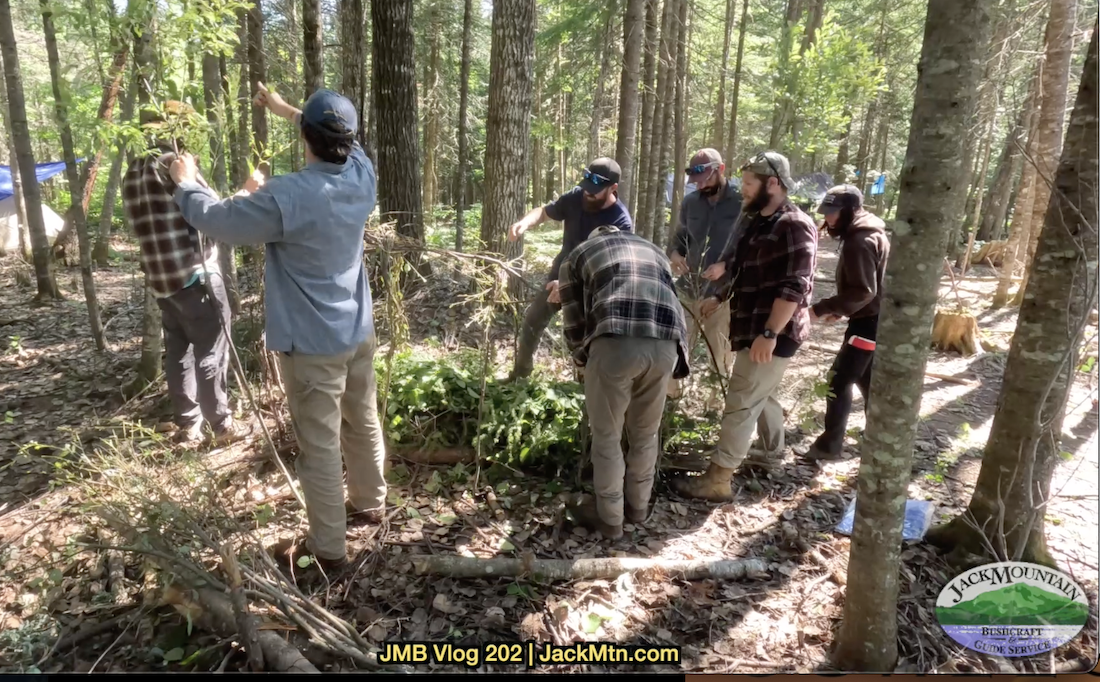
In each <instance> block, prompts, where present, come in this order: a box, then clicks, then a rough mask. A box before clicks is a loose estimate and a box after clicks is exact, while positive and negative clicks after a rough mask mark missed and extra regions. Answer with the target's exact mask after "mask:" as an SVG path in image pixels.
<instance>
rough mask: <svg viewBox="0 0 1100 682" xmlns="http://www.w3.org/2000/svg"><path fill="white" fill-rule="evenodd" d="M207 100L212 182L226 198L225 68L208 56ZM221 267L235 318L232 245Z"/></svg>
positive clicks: (221, 255) (223, 247)
mask: <svg viewBox="0 0 1100 682" xmlns="http://www.w3.org/2000/svg"><path fill="white" fill-rule="evenodd" d="M202 83H203V99H204V100H205V103H206V122H207V124H208V125H209V126H210V158H211V165H212V168H211V180H213V181H214V187H215V188H216V189H217V190H218V192H219V193H220V194H221V195H222V196H226V195H228V194H229V178H228V177H226V171H225V125H224V123H225V111H226V109H227V107H226V106H225V90H224V88H223V87H222V75H221V66H220V60H219V59H218V55H216V54H211V53H207V54H204V55H203V58H202ZM218 266H219V269H220V270H221V273H222V279H223V280H224V281H225V290H226V295H227V296H228V298H229V309H230V310H231V311H232V312H233V314H234V315H238V314H240V312H241V296H240V292H239V290H238V288H237V268H236V256H235V255H234V249H233V246H232V245H231V244H226V243H224V242H218Z"/></svg>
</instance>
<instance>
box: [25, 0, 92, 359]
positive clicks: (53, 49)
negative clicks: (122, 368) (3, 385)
mask: <svg viewBox="0 0 1100 682" xmlns="http://www.w3.org/2000/svg"><path fill="white" fill-rule="evenodd" d="M40 6H41V8H42V29H43V33H44V34H45V37H46V59H47V61H48V62H49V66H50V82H51V83H52V84H53V98H54V114H55V115H56V116H57V124H58V127H60V128H61V150H62V153H63V154H64V155H65V179H66V180H67V181H68V183H69V201H70V205H69V212H68V219H69V221H71V222H72V224H73V225H75V228H76V238H77V243H78V244H79V247H80V279H81V282H82V283H83V285H84V303H85V304H86V305H87V306H88V325H89V327H90V328H91V331H92V339H93V340H94V341H95V347H96V350H99V351H102V350H105V349H106V347H107V346H106V344H104V342H103V321H102V320H101V319H100V317H99V299H97V298H96V292H95V277H93V275H92V238H91V236H90V235H89V234H88V216H87V214H86V213H85V212H84V196H83V195H84V188H83V187H82V186H81V184H80V172H79V171H78V170H77V168H76V150H75V149H74V145H73V129H72V126H71V125H69V107H68V106H67V105H66V104H65V94H64V93H63V92H62V90H61V87H62V86H61V58H60V57H59V56H58V54H57V33H56V32H55V31H54V26H53V10H52V9H51V8H50V3H49V0H41V2H40Z"/></svg>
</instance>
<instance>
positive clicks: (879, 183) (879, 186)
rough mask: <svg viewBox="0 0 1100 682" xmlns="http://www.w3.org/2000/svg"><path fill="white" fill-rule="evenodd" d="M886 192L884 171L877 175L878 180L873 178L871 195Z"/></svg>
mask: <svg viewBox="0 0 1100 682" xmlns="http://www.w3.org/2000/svg"><path fill="white" fill-rule="evenodd" d="M884 192H886V173H883V174H881V175H879V176H878V180H875V184H873V185H871V196H874V195H876V194H883V193H884Z"/></svg>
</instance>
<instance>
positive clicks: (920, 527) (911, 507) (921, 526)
mask: <svg viewBox="0 0 1100 682" xmlns="http://www.w3.org/2000/svg"><path fill="white" fill-rule="evenodd" d="M935 511H936V509H935V507H934V506H933V505H932V503H931V502H929V501H928V500H906V502H905V522H904V523H903V524H902V527H901V539H902V540H920V539H922V538H924V534H925V533H927V532H928V528H929V527H931V525H932V515H933V513H935ZM855 519H856V498H854V497H853V498H852V501H851V502H850V503H849V504H848V508H847V509H845V510H844V516H842V517H840V523H838V524H837V526H836V532H838V533H840V534H842V535H851V534H852V524H854V523H855Z"/></svg>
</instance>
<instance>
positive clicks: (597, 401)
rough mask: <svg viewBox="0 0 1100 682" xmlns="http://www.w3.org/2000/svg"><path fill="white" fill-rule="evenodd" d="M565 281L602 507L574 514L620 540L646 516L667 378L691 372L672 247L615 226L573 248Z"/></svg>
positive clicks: (568, 329)
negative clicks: (670, 257)
mask: <svg viewBox="0 0 1100 682" xmlns="http://www.w3.org/2000/svg"><path fill="white" fill-rule="evenodd" d="M558 280H559V291H560V295H561V306H562V320H563V324H564V330H565V342H566V344H567V345H568V346H569V350H570V352H571V353H572V354H573V359H574V361H575V362H576V364H577V365H578V366H579V367H583V368H584V370H583V371H584V398H585V405H586V407H587V410H588V419H589V423H590V425H591V429H592V469H593V474H592V478H593V485H594V487H595V490H596V500H595V504H591V503H589V504H587V505H582V506H580V507H578V508H576V509H574V510H573V511H574V513H575V515H576V516H577V520H578V521H579V522H580V523H582V524H584V525H587V526H589V527H591V528H593V529H595V530H598V531H599V532H600V533H601V534H602V535H603V536H604V537H605V538H607V539H610V540H614V539H618V538H620V537H622V535H623V520H624V517H625V520H626V521H629V522H631V523H642V522H644V521H645V519H646V516H647V511H648V509H649V498H650V494H651V493H652V491H653V476H654V468H655V467H656V464H657V457H658V455H659V454H660V452H659V445H658V439H657V433H658V431H659V430H660V426H661V415H662V414H663V412H664V407H665V397H666V394H667V388H668V381H669V378H670V377H675V378H677V379H682V378H684V377H686V376H687V375H688V372H689V370H688V364H687V357H688V355H687V347H686V345H685V342H686V339H687V329H686V326H685V324H684V312H683V308H682V306H681V305H680V300H679V298H678V297H677V295H676V285H675V283H674V282H673V280H672V267H671V264H670V263H669V260H668V257H667V256H666V255H665V254H664V252H663V251H662V250H661V249H659V248H657V247H656V246H655V245H654V244H653V243H651V242H650V241H648V240H646V239H644V238H642V237H639V236H637V235H635V234H632V233H629V232H623V231H621V230H619V229H618V228H617V227H613V226H610V225H605V226H603V227H599V228H596V230H594V231H593V232H592V234H591V235H590V236H589V237H588V239H587V240H586V241H584V242H583V243H582V244H581V245H580V246H578V247H577V248H576V249H574V251H573V252H572V253H571V254H570V255H569V258H568V260H566V261H565V263H563V264H562V267H561V272H560V273H559V277H558ZM624 424H625V426H626V434H627V441H628V443H629V453H628V454H627V455H626V457H625V459H624V456H623V450H622V434H623V426H624ZM624 478H625V485H624ZM624 502H625V504H624Z"/></svg>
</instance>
